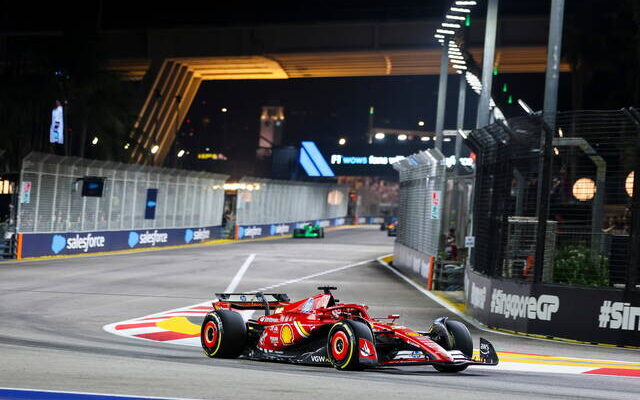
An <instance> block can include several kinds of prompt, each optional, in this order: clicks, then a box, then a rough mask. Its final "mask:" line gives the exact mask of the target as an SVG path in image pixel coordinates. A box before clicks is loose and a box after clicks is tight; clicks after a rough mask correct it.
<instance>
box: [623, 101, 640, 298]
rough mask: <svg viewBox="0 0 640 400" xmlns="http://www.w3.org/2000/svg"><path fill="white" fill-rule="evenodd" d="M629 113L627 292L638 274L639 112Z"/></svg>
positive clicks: (635, 110) (639, 196)
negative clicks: (632, 135)
mask: <svg viewBox="0 0 640 400" xmlns="http://www.w3.org/2000/svg"><path fill="white" fill-rule="evenodd" d="M629 111H630V113H629V114H628V115H630V116H631V117H632V119H633V122H634V124H635V126H636V132H637V137H636V149H635V160H634V166H633V192H632V194H633V196H632V198H631V238H630V239H631V243H630V248H629V250H630V253H631V254H630V257H629V268H628V269H627V283H626V290H627V292H629V291H630V290H633V289H635V288H636V284H637V283H638V274H639V273H640V112H639V111H638V110H637V109H635V108H630V109H629Z"/></svg>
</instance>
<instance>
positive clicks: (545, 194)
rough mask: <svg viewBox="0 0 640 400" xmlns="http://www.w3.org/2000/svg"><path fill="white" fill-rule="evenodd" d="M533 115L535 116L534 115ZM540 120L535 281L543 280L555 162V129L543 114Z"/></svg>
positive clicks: (539, 117)
mask: <svg viewBox="0 0 640 400" xmlns="http://www.w3.org/2000/svg"><path fill="white" fill-rule="evenodd" d="M532 117H533V116H532ZM533 118H538V119H539V122H540V129H541V132H540V133H541V135H540V156H541V158H540V167H539V168H540V169H539V175H538V196H537V210H536V214H537V216H538V226H537V230H536V253H535V254H536V255H535V260H534V274H533V280H534V282H542V269H543V268H544V253H545V243H546V236H547V220H548V219H549V196H550V193H549V188H550V186H551V185H550V184H551V170H552V162H553V131H552V130H551V128H550V127H549V126H548V125H547V124H546V122H545V121H544V119H543V118H542V116H535V117H533Z"/></svg>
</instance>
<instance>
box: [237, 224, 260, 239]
mask: <svg viewBox="0 0 640 400" xmlns="http://www.w3.org/2000/svg"><path fill="white" fill-rule="evenodd" d="M256 236H262V228H261V227H259V226H247V227H243V226H241V227H239V228H238V239H242V238H244V237H250V238H254V237H256Z"/></svg>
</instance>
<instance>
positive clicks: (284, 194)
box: [236, 177, 348, 239]
mask: <svg viewBox="0 0 640 400" xmlns="http://www.w3.org/2000/svg"><path fill="white" fill-rule="evenodd" d="M240 182H241V183H246V185H245V187H243V188H242V189H238V192H237V204H236V225H237V226H238V228H237V238H238V239H245V238H257V237H264V236H274V235H286V234H290V233H293V229H294V228H295V227H296V226H297V225H300V226H301V225H304V224H305V223H312V224H317V225H320V226H325V227H329V226H336V225H344V223H345V219H346V215H347V203H348V192H347V186H344V185H337V184H332V183H310V182H293V181H279V180H270V179H261V178H251V177H246V178H243V179H242V180H241V181H240Z"/></svg>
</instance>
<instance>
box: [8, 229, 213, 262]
mask: <svg viewBox="0 0 640 400" xmlns="http://www.w3.org/2000/svg"><path fill="white" fill-rule="evenodd" d="M221 231H222V227H220V226H208V227H199V228H179V229H144V230H126V231H97V232H66V233H23V234H22V240H21V249H20V250H19V251H18V254H20V257H21V258H29V257H43V256H56V255H68V254H86V253H98V252H103V251H114V250H127V249H134V248H135V249H138V248H148V247H163V246H175V245H181V244H196V243H202V242H204V241H207V240H210V239H217V238H219V237H220V233H221Z"/></svg>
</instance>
